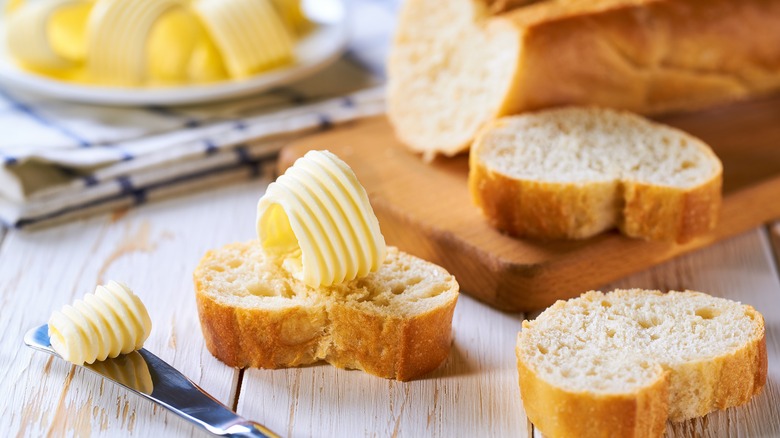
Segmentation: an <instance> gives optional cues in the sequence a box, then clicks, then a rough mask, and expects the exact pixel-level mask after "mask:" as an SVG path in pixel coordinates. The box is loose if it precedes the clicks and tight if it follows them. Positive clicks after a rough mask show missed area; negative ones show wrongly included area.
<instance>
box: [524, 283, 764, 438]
mask: <svg viewBox="0 0 780 438" xmlns="http://www.w3.org/2000/svg"><path fill="white" fill-rule="evenodd" d="M516 352H517V368H518V372H519V376H520V391H521V395H522V398H523V406H524V407H525V411H526V413H527V415H528V418H529V419H530V420H531V421H532V422H533V423H534V425H535V426H536V427H537V428H538V429H539V430H541V431H542V433H543V434H544V435H545V436H546V437H549V438H555V437H571V436H578V437H606V436H610V437H660V436H661V435H662V434H663V431H664V426H665V423H666V421H667V418H668V419H670V420H672V421H682V420H686V419H690V418H694V417H697V416H702V415H705V414H707V413H708V412H711V411H713V410H717V409H726V408H728V407H732V406H737V405H740V404H743V403H746V402H747V401H748V400H749V399H750V398H751V397H752V396H753V395H754V394H757V393H758V392H760V391H761V388H762V387H763V386H764V384H765V383H766V378H767V356H766V340H765V328H764V320H763V317H762V316H761V314H760V313H758V312H757V311H756V310H755V309H753V308H752V307H750V306H747V305H742V304H739V303H735V302H733V301H729V300H726V299H722V298H715V297H711V296H709V295H706V294H703V293H700V292H691V291H687V292H669V293H668V294H663V293H661V292H658V291H646V290H640V289H633V290H616V291H613V292H611V293H607V294H604V293H601V292H587V293H585V294H583V295H582V296H581V297H580V298H575V299H572V300H569V301H558V302H557V303H555V304H554V305H553V306H552V307H550V308H549V309H547V310H546V311H544V312H543V313H542V314H541V315H539V317H537V318H536V319H535V320H534V321H524V322H523V329H522V331H521V332H520V334H519V335H518V340H517V350H516Z"/></svg>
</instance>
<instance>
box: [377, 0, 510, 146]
mask: <svg viewBox="0 0 780 438" xmlns="http://www.w3.org/2000/svg"><path fill="white" fill-rule="evenodd" d="M488 15H489V11H488V5H487V4H486V3H483V2H474V1H444V2H431V1H407V2H405V3H404V7H403V9H402V11H401V15H400V18H399V22H400V23H401V24H400V25H399V26H398V32H397V33H396V35H395V41H394V44H393V47H392V50H391V53H390V59H389V63H388V78H389V82H388V94H387V96H388V116H389V117H390V120H391V121H392V122H393V125H394V126H395V128H396V133H397V134H398V136H399V138H400V139H401V140H402V141H403V142H404V143H406V144H407V145H408V146H409V147H410V148H412V149H413V150H415V151H418V152H425V153H427V154H429V155H433V154H436V153H443V154H444V155H449V156H451V155H455V154H457V153H458V152H462V151H464V150H466V149H467V148H468V146H469V143H470V141H471V139H472V138H473V136H474V133H475V132H476V131H477V130H478V129H479V128H480V127H481V126H482V125H483V124H484V123H485V122H487V121H488V120H489V119H490V118H492V117H496V116H497V115H498V112H499V110H500V108H501V106H502V104H503V99H504V95H505V94H507V93H508V88H509V87H510V86H511V81H510V76H511V75H512V73H514V65H515V62H516V53H517V51H518V50H519V45H520V42H519V38H518V37H517V35H516V34H515V33H514V32H506V31H504V32H496V31H493V30H492V29H490V28H488V27H487V26H486V25H487V18H488ZM496 84H501V85H499V86H497V85H496Z"/></svg>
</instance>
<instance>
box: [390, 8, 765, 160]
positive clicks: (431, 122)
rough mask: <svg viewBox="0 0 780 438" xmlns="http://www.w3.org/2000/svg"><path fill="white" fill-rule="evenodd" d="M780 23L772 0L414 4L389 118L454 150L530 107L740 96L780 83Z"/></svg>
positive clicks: (652, 106) (417, 139)
mask: <svg viewBox="0 0 780 438" xmlns="http://www.w3.org/2000/svg"><path fill="white" fill-rule="evenodd" d="M527 3H531V4H527ZM778 21H780V2H775V1H770V0H741V1H733V0H593V1H559V0H544V1H536V2H534V1H523V0H447V1H441V0H407V1H406V2H405V3H404V6H403V9H402V11H401V14H400V18H399V22H398V26H397V31H396V36H395V41H394V44H393V47H392V50H391V54H390V58H389V64H388V73H389V75H388V80H389V81H388V114H389V117H390V120H391V121H392V123H393V125H394V127H395V129H396V133H397V135H398V137H399V138H400V139H401V140H402V141H403V142H404V143H405V144H407V145H408V146H409V147H410V148H411V149H413V150H415V151H419V152H424V153H426V154H429V155H435V154H445V155H453V154H456V153H458V152H460V151H464V150H466V149H468V147H469V145H470V143H471V140H472V139H473V138H474V136H475V135H476V134H477V132H478V131H479V129H480V128H481V127H482V126H483V125H484V124H485V123H487V122H489V121H490V120H493V119H495V118H496V117H500V116H504V115H511V114H517V113H520V112H525V111H529V110H537V109H541V108H547V107H553V106H563V105H598V106H606V107H615V108H621V109H627V110H631V111H635V112H640V113H658V112H664V111H672V110H692V109H699V108H702V107H705V106H709V105H713V104H718V103H722V102H727V101H732V100H737V99H742V98H745V97H748V96H751V95H756V94H761V93H766V92H768V91H770V90H774V89H777V88H778V87H780V73H779V72H780V26H777V22H778ZM756 29H762V31H761V32H757V31H756Z"/></svg>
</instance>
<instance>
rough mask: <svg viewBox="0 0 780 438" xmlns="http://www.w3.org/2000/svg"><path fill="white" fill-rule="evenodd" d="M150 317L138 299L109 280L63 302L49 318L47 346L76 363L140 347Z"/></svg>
mask: <svg viewBox="0 0 780 438" xmlns="http://www.w3.org/2000/svg"><path fill="white" fill-rule="evenodd" d="M151 329H152V321H151V319H150V318H149V313H148V312H147V311H146V307H144V304H143V303H142V302H141V299H140V298H138V296H137V295H135V294H133V292H132V291H131V290H130V288H128V287H127V286H125V285H123V284H120V283H117V282H115V281H111V282H109V283H108V284H106V285H105V286H98V287H97V289H96V290H95V293H94V294H87V295H85V296H84V299H83V300H76V302H75V303H73V305H66V306H64V307H63V308H62V309H61V310H59V311H55V312H54V313H53V314H52V315H51V318H49V338H50V340H51V346H52V347H53V348H54V351H56V352H57V353H58V354H59V355H60V356H62V358H63V359H65V360H67V361H69V362H72V363H74V364H76V365H82V364H85V363H88V364H91V363H93V362H95V361H96V360H105V359H106V358H108V357H117V356H119V355H120V354H127V353H130V352H131V351H135V350H138V349H140V348H141V347H142V346H143V344H144V341H146V338H148V337H149V332H150V331H151Z"/></svg>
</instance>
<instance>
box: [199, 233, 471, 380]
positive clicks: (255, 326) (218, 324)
mask: <svg viewBox="0 0 780 438" xmlns="http://www.w3.org/2000/svg"><path fill="white" fill-rule="evenodd" d="M194 279H195V290H196V300H197V304H198V314H199V316H200V321H201V328H202V330H203V335H204V337H205V339H206V346H207V347H208V349H209V351H211V353H212V354H213V355H214V356H216V357H217V358H218V359H219V360H221V361H223V362H225V363H226V364H227V365H230V366H233V367H242V368H243V367H248V366H251V367H262V368H282V367H291V366H298V365H306V364H311V363H315V362H318V361H320V360H324V361H327V362H329V363H330V364H332V365H335V366H338V367H340V368H349V369H359V370H363V371H365V372H367V373H370V374H374V375H377V376H381V377H385V378H393V379H397V380H409V379H413V378H415V377H418V376H420V375H422V374H424V373H427V372H429V371H431V370H433V369H435V368H436V367H438V366H439V365H440V364H441V363H442V362H444V360H445V359H446V358H447V356H448V354H449V351H450V346H451V343H452V315H453V312H454V309H455V303H456V301H457V299H458V283H457V282H456V281H455V278H454V277H453V276H451V275H450V274H448V273H447V271H445V270H444V269H443V268H440V267H438V266H436V265H434V264H432V263H429V262H426V261H424V260H422V259H419V258H416V257H414V256H411V255H409V254H406V253H403V252H400V251H398V250H397V249H396V248H392V247H390V248H388V253H387V258H386V260H385V262H384V264H383V265H382V266H381V267H380V268H379V270H377V271H375V272H372V273H370V274H368V275H367V276H366V277H363V278H359V279H355V280H352V281H347V282H344V283H340V284H337V285H334V286H329V287H319V288H311V287H309V286H307V285H306V284H304V283H303V282H302V281H299V280H296V279H294V278H292V276H291V275H290V273H289V272H288V271H286V270H285V269H283V268H282V267H280V266H279V265H278V264H277V263H275V260H273V259H271V257H269V256H268V255H267V254H266V253H265V252H264V251H263V249H262V246H261V245H260V242H259V241H250V242H246V243H234V244H231V245H227V246H225V247H223V248H221V249H218V250H214V251H209V252H208V253H206V255H205V256H204V257H203V259H202V260H201V262H200V264H199V266H198V267H197V268H196V270H195V273H194Z"/></svg>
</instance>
